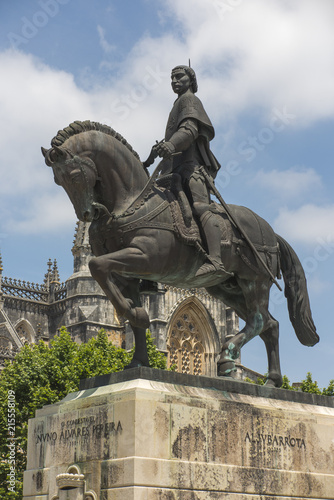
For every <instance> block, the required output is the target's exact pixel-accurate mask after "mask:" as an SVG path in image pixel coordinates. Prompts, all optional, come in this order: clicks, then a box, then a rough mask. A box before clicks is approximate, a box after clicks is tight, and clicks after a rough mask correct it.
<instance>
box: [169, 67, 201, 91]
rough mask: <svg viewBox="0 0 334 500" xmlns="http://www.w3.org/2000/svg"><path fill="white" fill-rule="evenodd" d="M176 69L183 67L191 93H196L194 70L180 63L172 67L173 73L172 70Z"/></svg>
mask: <svg viewBox="0 0 334 500" xmlns="http://www.w3.org/2000/svg"><path fill="white" fill-rule="evenodd" d="M177 69H183V70H184V71H185V72H186V74H187V75H188V76H189V78H190V83H191V89H192V91H193V93H194V94H196V92H197V90H198V85H197V79H196V73H195V71H194V70H193V69H192V68H190V66H183V65H180V66H175V68H173V69H172V73H173V71H175V70H177Z"/></svg>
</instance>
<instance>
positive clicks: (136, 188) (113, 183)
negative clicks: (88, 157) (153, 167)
mask: <svg viewBox="0 0 334 500" xmlns="http://www.w3.org/2000/svg"><path fill="white" fill-rule="evenodd" d="M120 145H121V146H122V147H121V148H119V149H118V148H115V149H114V151H113V154H112V155H111V156H107V157H105V158H104V161H103V166H102V165H99V167H100V168H99V167H98V169H99V171H100V175H101V195H102V198H103V201H104V204H105V205H106V206H107V208H108V209H110V211H113V212H116V213H121V212H123V211H125V210H126V209H127V208H128V206H129V205H130V204H131V203H132V202H133V201H134V200H135V199H136V198H137V196H138V195H139V194H140V192H141V191H142V189H143V187H144V186H145V184H146V182H147V181H148V178H147V176H146V174H145V171H144V169H143V167H142V165H141V163H140V161H139V160H138V159H137V158H136V157H135V156H134V155H133V153H132V152H130V151H129V150H127V149H126V148H124V146H123V145H122V144H120ZM101 167H102V168H101ZM108 203H109V204H110V206H109V207H108Z"/></svg>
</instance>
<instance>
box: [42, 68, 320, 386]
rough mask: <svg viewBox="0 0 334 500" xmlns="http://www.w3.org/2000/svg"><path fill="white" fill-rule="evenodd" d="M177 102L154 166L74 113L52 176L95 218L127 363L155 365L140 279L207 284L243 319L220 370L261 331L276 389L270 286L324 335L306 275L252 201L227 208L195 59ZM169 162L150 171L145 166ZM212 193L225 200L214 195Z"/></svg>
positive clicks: (296, 319) (49, 153)
mask: <svg viewBox="0 0 334 500" xmlns="http://www.w3.org/2000/svg"><path fill="white" fill-rule="evenodd" d="M171 78H172V82H171V83H172V89H173V91H174V92H175V93H176V94H177V99H176V101H175V103H174V105H173V108H172V110H171V112H170V115H169V118H168V122H167V127H166V133H165V138H164V139H163V140H162V141H160V142H157V143H156V144H155V145H154V146H153V147H152V150H151V153H150V155H149V157H148V158H147V160H146V161H145V162H143V163H142V162H141V161H140V158H139V156H138V154H137V153H136V152H135V151H134V150H133V148H132V147H131V146H130V145H129V143H128V142H127V141H126V140H125V139H124V138H123V137H122V136H121V135H120V134H118V133H117V132H115V131H114V130H113V129H112V128H110V127H108V126H107V125H102V124H100V123H97V122H91V121H75V122H74V123H71V124H70V125H69V126H68V127H66V128H64V129H63V130H60V131H59V132H58V134H57V135H56V136H55V137H54V138H53V139H52V141H51V148H50V149H45V148H42V153H43V155H44V157H45V162H46V164H47V165H48V166H50V167H52V169H53V174H54V180H55V182H56V183H57V184H59V185H60V186H62V187H63V188H64V189H65V191H66V193H67V195H68V196H69V198H70V200H71V202H72V204H73V206H74V209H75V212H76V215H77V217H78V219H79V220H81V221H84V222H91V224H90V229H89V238H90V244H91V248H92V252H93V255H94V257H93V258H92V259H91V260H90V262H89V267H90V271H91V274H92V276H93V278H94V279H95V280H96V281H97V282H98V283H99V285H100V286H101V288H102V289H103V291H104V293H105V294H106V296H107V297H108V298H109V300H110V301H111V302H112V304H113V306H114V307H115V309H116V311H117V313H118V314H119V315H121V316H123V317H125V318H126V319H127V320H128V321H129V323H130V325H131V327H132V330H133V333H134V336H135V352H134V356H133V359H132V361H131V363H130V364H129V365H128V367H127V368H133V367H138V366H149V361H148V355H147V348H146V329H147V328H148V327H149V325H150V320H149V317H148V314H147V312H146V311H145V309H144V308H143V307H142V304H141V301H140V283H141V282H143V281H149V282H154V283H155V282H160V283H163V284H166V285H171V286H177V287H180V288H199V287H201V288H202V287H204V288H205V289H206V290H207V292H208V293H209V294H210V295H212V296H213V297H215V298H218V299H220V300H221V301H222V302H223V303H224V304H226V305H228V306H230V307H231V308H232V309H233V310H234V311H235V312H236V313H237V315H238V316H239V317H240V318H242V319H243V320H244V322H245V326H244V327H243V328H242V330H241V331H240V332H238V333H237V334H236V335H235V336H234V337H233V338H232V339H229V341H228V342H226V343H225V344H224V345H223V347H222V351H221V353H220V354H219V359H218V367H217V373H218V375H219V376H230V375H231V373H232V372H233V371H234V370H235V360H236V359H237V358H238V357H239V354H240V349H241V348H242V347H243V346H244V345H245V344H246V343H247V342H249V341H250V340H251V339H252V338H253V337H255V336H257V335H260V337H261V338H262V340H263V341H264V343H265V346H266V350H267V355H268V375H267V382H266V384H267V385H270V386H276V387H280V386H281V385H282V374H281V369H280V361H279V346H278V337H279V330H278V322H277V321H276V320H275V319H274V318H273V317H272V316H271V314H270V313H269V311H268V303H269V292H270V288H271V286H272V284H273V283H275V284H276V285H277V286H278V287H279V284H278V282H277V281H276V278H279V277H280V273H281V272H282V274H283V279H284V284H285V296H286V298H287V302H288V309H289V316H290V320H291V323H292V325H293V327H294V330H295V332H296V335H297V337H298V339H299V340H300V342H301V343H302V344H304V345H307V346H313V345H315V344H316V343H317V342H318V341H319V336H318V334H317V333H316V328H315V325H314V323H313V319H312V315H311V310H310V304H309V297H308V292H307V286H306V278H305V274H304V270H303V268H302V265H301V263H300V261H299V259H298V257H297V255H296V253H295V252H294V250H293V249H292V248H291V246H290V245H289V244H288V243H287V242H286V241H285V240H284V239H283V238H282V237H281V236H278V235H277V234H275V232H274V231H273V229H272V228H271V227H270V225H269V224H268V223H267V222H266V221H265V220H264V219H262V218H261V217H260V216H258V215H257V214H255V213H254V212H252V211H251V210H249V209H248V208H245V207H241V206H237V205H227V204H226V203H225V202H224V200H223V198H222V197H221V195H220V193H219V192H218V191H217V189H216V187H215V185H214V178H215V176H216V175H217V172H218V170H219V168H220V165H219V163H218V161H217V159H216V158H215V156H214V155H213V153H212V151H211V150H210V141H211V140H212V139H213V137H214V128H213V126H212V124H211V121H210V119H209V117H208V115H207V113H206V112H205V109H204V107H203V104H202V103H201V101H200V100H199V99H198V97H197V96H196V95H195V93H196V92H197V80H196V75H195V72H194V70H193V69H192V68H191V67H190V66H189V67H188V66H177V67H176V68H174V69H173V70H172V74H171ZM158 156H159V157H160V158H162V160H161V161H160V163H159V164H158V166H157V167H156V169H155V171H154V172H153V174H152V175H151V176H150V175H149V173H148V170H147V168H148V167H149V166H150V165H151V164H153V162H154V160H155V158H157V157H158ZM211 193H213V194H214V195H215V196H216V198H217V199H218V201H219V203H218V202H215V201H213V200H212V199H211Z"/></svg>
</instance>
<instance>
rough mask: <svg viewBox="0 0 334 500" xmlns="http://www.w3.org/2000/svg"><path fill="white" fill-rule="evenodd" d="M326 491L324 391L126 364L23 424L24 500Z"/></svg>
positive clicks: (328, 447)
mask: <svg viewBox="0 0 334 500" xmlns="http://www.w3.org/2000/svg"><path fill="white" fill-rule="evenodd" d="M72 498H73V499H83V500H88V499H89V500H97V499H102V500H208V499H215V500H216V499H217V500H218V499H226V500H227V499H228V500H264V499H269V498H270V499H271V500H272V499H281V500H287V499H289V498H293V499H294V500H302V499H317V500H318V499H327V500H328V499H334V398H331V397H325V396H315V395H311V394H304V393H294V392H291V391H285V390H281V389H274V388H266V387H259V386H254V385H252V384H247V383H243V382H235V381H233V380H221V379H218V378H209V377H196V376H191V375H182V374H177V373H171V372H163V371H160V370H151V369H149V368H138V369H137V368H136V369H133V370H128V371H125V372H121V373H115V374H111V375H108V376H102V377H96V378H94V379H89V380H86V381H83V383H82V385H81V390H80V391H79V392H77V393H73V394H70V395H68V396H67V397H66V398H65V399H64V400H63V401H62V402H60V403H57V404H55V405H52V406H46V407H44V408H43V409H42V410H39V411H37V413H36V418H34V419H32V420H31V421H30V423H29V437H28V465H27V471H26V472H25V476H24V500H32V499H34V500H37V499H38V500H58V499H60V500H61V499H72Z"/></svg>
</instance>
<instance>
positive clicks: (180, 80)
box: [172, 69, 191, 95]
mask: <svg viewBox="0 0 334 500" xmlns="http://www.w3.org/2000/svg"><path fill="white" fill-rule="evenodd" d="M190 84H191V82H190V78H189V76H188V75H187V73H186V72H185V71H184V69H176V70H175V71H172V89H173V90H174V92H175V94H178V95H182V94H184V93H185V92H187V90H188V89H189V88H190Z"/></svg>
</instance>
